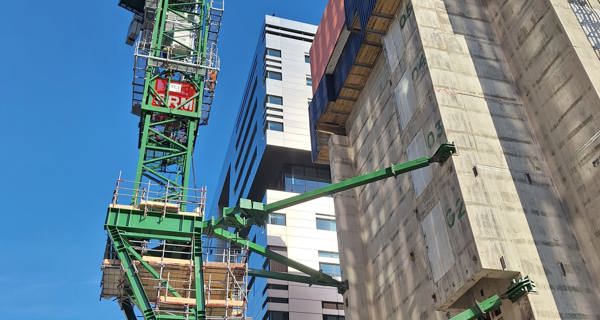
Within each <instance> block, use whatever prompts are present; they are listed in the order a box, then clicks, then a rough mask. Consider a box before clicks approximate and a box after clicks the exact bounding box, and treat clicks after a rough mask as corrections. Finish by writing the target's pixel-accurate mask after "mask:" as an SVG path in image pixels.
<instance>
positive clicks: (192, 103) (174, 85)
mask: <svg viewBox="0 0 600 320" xmlns="http://www.w3.org/2000/svg"><path fill="white" fill-rule="evenodd" d="M154 90H156V93H157V94H158V96H160V97H161V98H163V99H164V98H165V93H166V91H167V79H163V78H158V79H156V82H155V83H154ZM195 94H196V89H195V88H194V86H193V85H192V84H191V83H187V82H179V81H171V83H170V84H169V101H168V105H169V108H171V109H174V108H177V107H178V106H180V105H183V106H182V107H181V108H179V110H181V111H188V112H194V111H195V110H196V99H192V97H193V96H194V95H195ZM186 102H187V103H186ZM152 105H153V106H155V107H161V106H163V105H162V104H161V103H160V101H159V100H158V99H156V98H154V97H153V98H152Z"/></svg>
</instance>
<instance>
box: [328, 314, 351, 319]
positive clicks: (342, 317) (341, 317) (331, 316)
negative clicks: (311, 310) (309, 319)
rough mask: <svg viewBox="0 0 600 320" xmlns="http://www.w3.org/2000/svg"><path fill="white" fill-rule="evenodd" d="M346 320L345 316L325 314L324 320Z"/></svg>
mask: <svg viewBox="0 0 600 320" xmlns="http://www.w3.org/2000/svg"><path fill="white" fill-rule="evenodd" d="M344 319H346V317H344V316H336V315H333V314H324V315H323V320H344Z"/></svg>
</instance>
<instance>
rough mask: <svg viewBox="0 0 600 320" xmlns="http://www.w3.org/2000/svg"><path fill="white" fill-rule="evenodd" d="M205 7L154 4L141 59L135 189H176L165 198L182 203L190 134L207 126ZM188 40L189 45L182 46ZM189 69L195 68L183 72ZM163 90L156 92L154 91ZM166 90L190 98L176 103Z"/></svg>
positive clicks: (198, 1) (193, 0)
mask: <svg viewBox="0 0 600 320" xmlns="http://www.w3.org/2000/svg"><path fill="white" fill-rule="evenodd" d="M210 3H211V2H210V1H208V0H185V1H181V0H158V3H157V8H156V11H155V20H154V23H153V29H152V37H151V39H146V41H148V42H149V46H150V47H149V50H148V53H147V56H146V57H145V58H146V59H147V63H146V66H145V67H146V69H145V81H144V89H143V96H142V99H141V105H140V138H139V149H140V150H139V158H138V165H137V170H136V177H135V181H136V182H137V183H138V188H142V187H143V186H144V185H145V183H144V181H148V180H150V181H152V182H155V183H158V184H159V185H161V186H162V187H163V188H166V189H167V190H168V188H169V187H180V188H178V189H177V190H176V192H177V193H178V194H175V195H172V196H171V197H173V198H177V199H181V200H182V202H185V199H186V196H187V195H186V191H185V190H186V189H187V188H188V187H189V186H190V179H191V177H190V176H191V175H190V172H191V162H192V154H193V150H194V144H195V139H196V132H197V130H198V127H199V126H200V125H201V124H204V123H206V121H207V119H206V115H205V114H203V108H202V105H203V101H202V96H203V93H204V91H205V90H204V89H205V82H206V81H210V80H209V79H208V75H209V72H211V70H212V69H211V67H210V66H209V63H207V61H206V57H207V42H208V34H209V25H210V22H209V20H208V19H209V11H210V9H211V8H210ZM174 20H176V21H178V23H174V22H173V21H174ZM190 34H193V36H189V35H190ZM181 35H184V36H181ZM142 36H143V33H142ZM143 40H144V39H142V40H140V41H143ZM190 40H193V41H191V42H186V41H190ZM184 42H185V43H184ZM190 64H191V65H194V66H195V67H194V68H186V67H183V66H187V65H190ZM165 85H166V88H162V89H161V90H162V92H160V90H159V89H158V88H159V87H161V86H165ZM172 86H177V87H178V88H179V90H181V88H188V89H189V88H191V89H193V92H195V93H193V94H190V95H188V96H186V97H184V98H182V97H180V96H176V94H175V93H172V90H171V87H172ZM173 92H174V91H173ZM190 93H191V92H190ZM172 98H175V100H173V99H172ZM133 202H134V203H135V199H134V200H133Z"/></svg>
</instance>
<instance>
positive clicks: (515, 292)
mask: <svg viewBox="0 0 600 320" xmlns="http://www.w3.org/2000/svg"><path fill="white" fill-rule="evenodd" d="M530 292H535V283H534V282H533V281H531V279H529V277H524V278H522V279H513V280H512V282H511V284H510V287H509V288H508V290H507V291H506V292H505V293H504V294H502V295H493V296H491V297H489V298H487V299H485V300H483V301H481V302H476V306H474V307H472V308H470V309H468V310H465V311H463V312H461V313H459V314H457V315H455V316H454V317H452V318H450V320H474V319H479V318H481V317H483V316H484V315H485V314H486V313H489V312H493V311H496V310H498V309H500V306H501V305H502V300H505V299H508V300H510V301H511V302H516V301H517V300H519V299H520V298H521V297H522V296H524V295H526V294H528V293H530Z"/></svg>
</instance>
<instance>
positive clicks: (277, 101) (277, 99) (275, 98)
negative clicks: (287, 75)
mask: <svg viewBox="0 0 600 320" xmlns="http://www.w3.org/2000/svg"><path fill="white" fill-rule="evenodd" d="M267 103H270V104H277V105H280V106H282V105H283V97H280V96H274V95H270V94H268V95H267Z"/></svg>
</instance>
